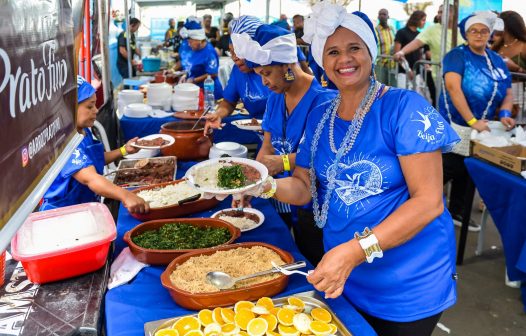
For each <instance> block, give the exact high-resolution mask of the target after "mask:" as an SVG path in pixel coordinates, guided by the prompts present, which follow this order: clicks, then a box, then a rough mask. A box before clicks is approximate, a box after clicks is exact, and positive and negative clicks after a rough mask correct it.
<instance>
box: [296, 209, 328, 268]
mask: <svg viewBox="0 0 526 336" xmlns="http://www.w3.org/2000/svg"><path fill="white" fill-rule="evenodd" d="M292 231H293V232H294V240H295V241H296V245H297V246H298V249H299V250H300V252H301V254H303V255H304V256H305V258H307V260H308V261H310V263H311V264H313V265H314V266H316V265H318V263H319V262H320V260H321V258H323V254H324V253H325V251H324V249H323V230H322V229H320V228H319V227H317V226H316V223H315V221H314V214H313V212H312V210H305V209H298V222H297V223H295V225H294V226H293V227H292Z"/></svg>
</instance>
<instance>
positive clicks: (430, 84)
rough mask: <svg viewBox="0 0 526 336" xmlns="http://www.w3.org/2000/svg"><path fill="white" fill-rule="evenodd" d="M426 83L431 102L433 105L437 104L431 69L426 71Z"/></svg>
mask: <svg viewBox="0 0 526 336" xmlns="http://www.w3.org/2000/svg"><path fill="white" fill-rule="evenodd" d="M426 84H427V88H428V89H429V95H430V96H431V102H432V104H433V106H437V90H436V87H435V79H434V78H433V75H432V74H431V71H428V72H427V76H426Z"/></svg>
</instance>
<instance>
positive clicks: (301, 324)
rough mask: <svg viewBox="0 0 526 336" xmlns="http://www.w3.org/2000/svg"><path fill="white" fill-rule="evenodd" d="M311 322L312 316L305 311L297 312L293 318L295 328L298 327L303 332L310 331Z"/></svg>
mask: <svg viewBox="0 0 526 336" xmlns="http://www.w3.org/2000/svg"><path fill="white" fill-rule="evenodd" d="M311 322H312V320H311V318H310V317H309V315H307V314H305V313H299V314H296V315H294V318H293V319H292V324H293V325H294V328H296V329H298V331H299V332H300V333H302V334H307V333H309V332H310V329H309V327H310V323H311Z"/></svg>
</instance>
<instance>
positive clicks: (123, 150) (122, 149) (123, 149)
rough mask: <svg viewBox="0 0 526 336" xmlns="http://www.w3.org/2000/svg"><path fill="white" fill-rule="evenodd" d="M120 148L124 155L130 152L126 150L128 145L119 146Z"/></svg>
mask: <svg viewBox="0 0 526 336" xmlns="http://www.w3.org/2000/svg"><path fill="white" fill-rule="evenodd" d="M119 150H120V151H121V154H122V156H126V155H128V152H127V151H126V145H124V146H122V147H121V148H119Z"/></svg>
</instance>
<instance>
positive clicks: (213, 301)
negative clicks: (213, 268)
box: [161, 242, 294, 310]
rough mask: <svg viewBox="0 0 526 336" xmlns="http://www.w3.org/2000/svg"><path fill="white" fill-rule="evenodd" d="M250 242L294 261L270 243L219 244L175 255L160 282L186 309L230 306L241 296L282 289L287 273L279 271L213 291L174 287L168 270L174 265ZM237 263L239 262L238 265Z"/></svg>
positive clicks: (248, 298)
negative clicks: (272, 276)
mask: <svg viewBox="0 0 526 336" xmlns="http://www.w3.org/2000/svg"><path fill="white" fill-rule="evenodd" d="M252 246H263V247H266V248H269V249H271V250H273V251H274V252H276V253H277V254H278V255H279V256H280V257H281V259H283V261H284V262H286V263H292V262H294V258H293V257H292V255H291V254H290V253H288V252H286V251H283V250H282V249H280V248H278V247H276V246H273V245H270V244H265V243H258V242H253V243H240V244H233V245H228V246H220V247H217V248H213V249H208V250H204V251H196V252H191V253H187V254H184V255H182V256H180V257H177V258H176V259H174V260H173V261H172V262H171V263H170V265H168V266H167V267H166V270H165V271H164V272H163V274H162V275H161V283H162V285H163V286H164V287H165V288H166V289H167V290H168V292H169V293H170V296H171V297H172V299H173V300H174V301H175V302H176V303H177V304H178V305H180V306H181V307H184V308H186V309H193V310H199V309H203V308H215V307H225V306H230V305H233V304H235V303H236V302H238V301H241V300H246V301H254V300H257V299H259V298H260V297H263V296H268V297H271V296H274V295H276V294H278V293H280V292H282V291H283V290H284V289H285V287H287V284H288V281H289V279H288V276H286V275H280V276H279V277H278V278H276V279H273V280H269V281H266V282H261V283H258V284H255V285H252V286H248V287H243V288H239V289H232V290H222V291H219V292H214V293H196V294H192V293H190V292H187V291H184V290H181V289H179V288H177V287H175V286H174V285H173V284H172V282H171V281H170V274H172V272H173V271H174V270H175V269H176V268H177V266H179V265H181V264H182V263H184V262H185V261H187V260H188V259H190V258H191V257H195V256H199V255H211V254H214V253H215V252H216V251H227V250H231V249H235V248H239V247H252ZM240 267H242V266H241V265H240Z"/></svg>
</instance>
